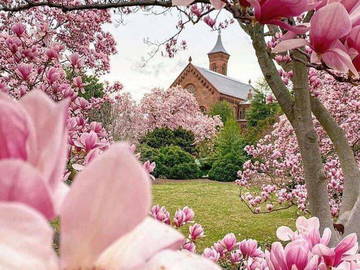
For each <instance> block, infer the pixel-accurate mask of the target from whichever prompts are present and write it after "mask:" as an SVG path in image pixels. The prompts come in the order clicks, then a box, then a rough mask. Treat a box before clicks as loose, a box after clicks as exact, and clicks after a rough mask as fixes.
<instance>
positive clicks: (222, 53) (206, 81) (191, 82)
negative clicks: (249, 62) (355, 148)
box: [171, 32, 253, 125]
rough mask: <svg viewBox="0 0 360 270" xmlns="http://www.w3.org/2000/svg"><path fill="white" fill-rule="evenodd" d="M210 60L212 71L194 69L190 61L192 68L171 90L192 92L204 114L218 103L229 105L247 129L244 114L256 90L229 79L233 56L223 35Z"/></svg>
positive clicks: (211, 52) (196, 67) (187, 67)
mask: <svg viewBox="0 0 360 270" xmlns="http://www.w3.org/2000/svg"><path fill="white" fill-rule="evenodd" d="M208 57H209V69H207V68H203V67H199V66H195V65H193V64H192V63H191V57H190V58H189V64H188V65H187V66H186V67H185V68H184V70H183V71H182V72H181V73H180V75H179V76H178V77H177V78H176V80H175V81H174V82H173V83H172V84H171V87H173V86H177V85H180V86H182V87H183V88H185V89H187V90H188V91H190V92H192V93H193V94H194V95H195V97H196V99H197V101H198V103H199V105H200V108H201V109H202V110H203V111H208V110H209V109H210V108H211V106H212V105H213V104H215V103H216V102H218V101H222V100H225V101H227V102H229V103H230V104H231V105H232V106H233V108H234V113H235V116H236V119H237V121H238V122H239V124H240V125H245V124H246V120H245V111H246V109H247V108H248V107H249V106H250V102H249V99H250V98H251V97H252V91H253V88H252V86H251V85H250V84H246V83H242V82H240V81H238V80H236V79H233V78H230V77H228V76H227V69H228V61H229V58H230V54H228V53H227V52H226V50H225V49H224V46H223V44H222V41H221V34H220V32H219V35H218V38H217V41H216V44H215V46H214V48H213V49H212V50H211V51H210V52H209V53H208Z"/></svg>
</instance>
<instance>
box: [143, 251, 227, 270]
mask: <svg viewBox="0 0 360 270" xmlns="http://www.w3.org/2000/svg"><path fill="white" fill-rule="evenodd" d="M159 269H166V270H185V269H186V270H220V269H221V268H220V267H219V266H218V265H216V264H215V263H213V262H212V261H210V260H209V259H206V258H204V257H201V256H199V255H196V254H194V253H190V252H188V251H171V250H164V251H163V252H160V253H158V254H157V255H155V256H154V257H153V258H152V259H151V260H150V261H149V262H148V263H147V264H146V266H145V267H144V268H142V269H141V270H159Z"/></svg>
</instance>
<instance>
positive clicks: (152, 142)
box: [141, 128, 195, 154]
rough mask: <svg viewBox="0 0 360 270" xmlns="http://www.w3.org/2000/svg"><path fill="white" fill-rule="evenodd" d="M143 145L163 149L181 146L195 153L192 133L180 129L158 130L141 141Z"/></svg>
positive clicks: (149, 133)
mask: <svg viewBox="0 0 360 270" xmlns="http://www.w3.org/2000/svg"><path fill="white" fill-rule="evenodd" d="M141 143H142V144H146V145H148V146H150V147H153V148H161V147H165V146H171V145H173V146H179V147H180V148H181V149H183V150H184V151H186V152H188V153H191V154H193V153H195V138H194V134H193V133H192V132H191V131H188V130H185V129H182V128H178V129H175V130H171V129H169V128H156V129H154V130H152V131H150V132H148V133H147V134H146V136H145V137H144V138H143V139H142V140H141Z"/></svg>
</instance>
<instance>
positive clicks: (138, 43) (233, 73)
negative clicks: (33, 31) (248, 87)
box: [105, 13, 261, 101]
mask: <svg viewBox="0 0 360 270" xmlns="http://www.w3.org/2000/svg"><path fill="white" fill-rule="evenodd" d="M221 16H224V15H221ZM115 21H116V18H115ZM176 22H177V18H176V16H175V15H174V14H167V15H157V16H154V15H144V14H143V13H136V14H133V15H128V16H126V19H125V21H124V23H122V24H120V23H116V22H115V23H113V24H111V25H107V26H106V27H105V30H108V31H110V32H111V33H112V34H113V36H114V37H115V40H116V42H117V49H118V53H117V54H116V55H114V56H112V57H111V72H110V74H108V75H106V77H105V79H106V80H109V81H120V82H121V83H122V84H123V85H124V91H126V92H130V93H131V95H132V96H133V97H134V99H135V100H137V101H139V100H140V99H141V98H142V96H143V95H144V94H145V93H148V92H150V90H151V89H153V88H155V87H160V88H167V87H169V86H170V85H171V83H172V82H173V81H174V80H175V79H176V77H177V76H178V75H179V74H180V72H181V71H182V70H183V69H184V68H185V66H186V65H187V64H188V59H189V57H190V56H191V57H192V63H193V64H194V65H198V66H202V67H206V68H208V65H209V62H208V56H207V53H208V52H209V51H210V50H211V49H212V48H213V47H214V45H215V42H216V39H217V35H218V33H217V32H216V31H213V30H212V29H210V27H209V26H207V25H206V24H205V23H203V22H200V23H198V24H196V25H187V26H186V28H185V30H184V32H183V33H182V35H181V40H183V39H184V40H186V42H187V49H186V50H185V51H181V52H179V53H177V54H176V55H175V57H174V58H168V57H163V56H161V55H160V54H159V53H158V54H157V55H156V56H155V57H153V58H152V59H150V60H149V61H148V62H147V64H146V65H145V66H143V63H144V62H143V60H142V59H144V58H147V57H148V53H149V52H150V51H151V48H150V47H149V45H147V44H145V43H144V39H146V38H149V39H150V40H151V41H163V40H164V39H166V38H168V37H170V36H172V35H173V34H174V33H175V31H176V29H175V25H176ZM221 35H222V41H223V45H224V47H225V49H226V50H227V52H228V53H229V54H230V59H229V64H228V76H229V77H232V78H235V79H238V80H240V81H242V82H245V83H246V82H248V81H249V80H251V81H252V82H253V83H254V82H256V80H258V79H259V78H261V71H260V68H259V66H258V63H257V59H256V57H255V52H254V50H253V48H252V46H251V41H250V39H249V38H248V37H247V35H246V34H245V33H244V32H243V31H242V30H241V29H240V27H239V26H238V25H237V24H236V23H234V24H232V25H230V26H229V27H228V28H227V29H225V30H223V31H222V34H221Z"/></svg>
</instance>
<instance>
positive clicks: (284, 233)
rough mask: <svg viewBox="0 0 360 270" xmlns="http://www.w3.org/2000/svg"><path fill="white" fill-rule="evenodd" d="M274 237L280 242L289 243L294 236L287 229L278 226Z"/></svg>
mask: <svg viewBox="0 0 360 270" xmlns="http://www.w3.org/2000/svg"><path fill="white" fill-rule="evenodd" d="M276 236H277V238H279V240H281V241H290V240H291V239H292V238H293V236H294V232H293V231H292V230H291V229H290V228H289V227H286V226H280V227H279V228H278V229H277V230H276Z"/></svg>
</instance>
